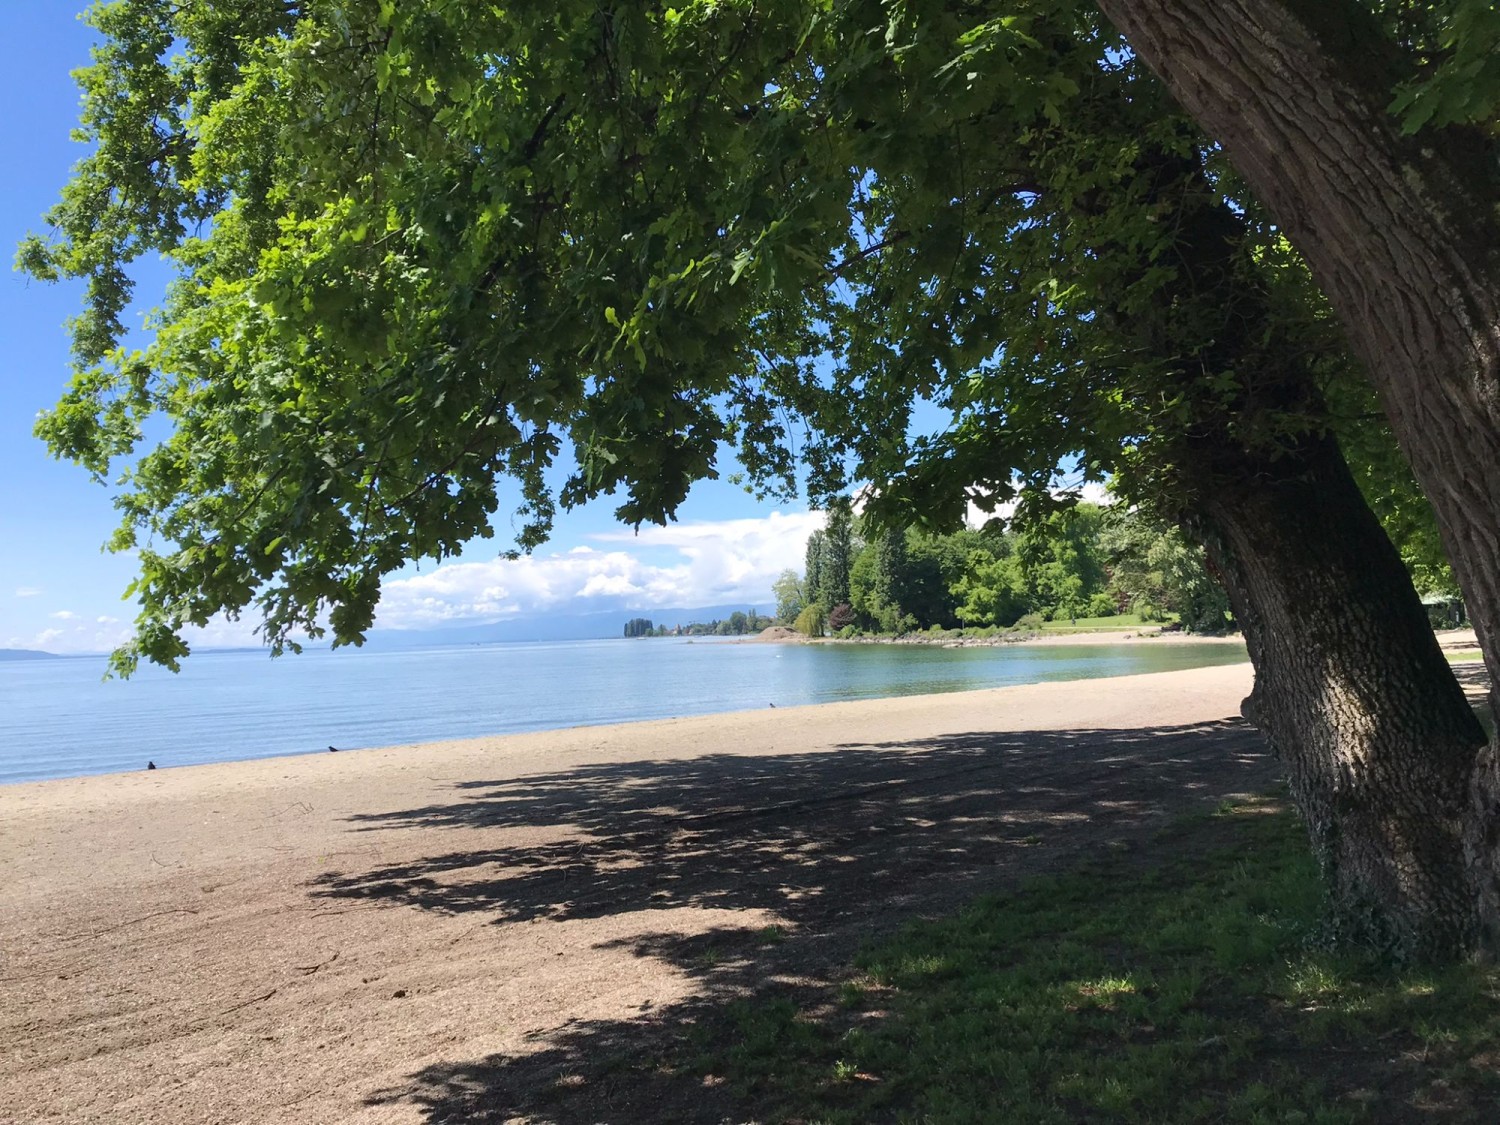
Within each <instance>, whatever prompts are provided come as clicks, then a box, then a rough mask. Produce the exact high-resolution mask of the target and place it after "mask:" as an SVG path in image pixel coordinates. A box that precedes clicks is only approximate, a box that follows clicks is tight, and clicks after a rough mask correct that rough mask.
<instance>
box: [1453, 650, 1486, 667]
mask: <svg viewBox="0 0 1500 1125" xmlns="http://www.w3.org/2000/svg"><path fill="white" fill-rule="evenodd" d="M1444 655H1446V656H1447V657H1448V662H1449V663H1450V664H1472V663H1473V662H1474V661H1476V660H1483V659H1484V653H1482V652H1480V651H1479V650H1478V649H1477V648H1460V649H1448V650H1447V652H1446V653H1445V654H1444Z"/></svg>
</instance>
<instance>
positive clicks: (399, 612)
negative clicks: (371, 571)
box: [379, 512, 823, 628]
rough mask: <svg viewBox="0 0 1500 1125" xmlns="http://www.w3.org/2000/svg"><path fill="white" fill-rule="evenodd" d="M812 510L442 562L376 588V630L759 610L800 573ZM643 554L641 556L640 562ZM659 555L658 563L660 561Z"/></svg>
mask: <svg viewBox="0 0 1500 1125" xmlns="http://www.w3.org/2000/svg"><path fill="white" fill-rule="evenodd" d="M822 524H823V514H822V513H821V512H795V513H782V512H772V513H771V514H770V515H768V516H765V517H763V518H759V519H741V520H723V521H718V522H700V523H680V524H671V525H668V526H667V527H650V528H643V529H642V530H641V531H640V532H639V533H638V534H637V533H633V532H630V531H619V532H604V533H601V534H598V535H594V536H591V537H590V538H591V539H593V541H594V542H596V543H598V544H600V545H602V546H604V547H606V548H608V549H604V550H601V549H599V548H596V547H592V546H583V547H574V548H572V549H571V550H568V551H566V552H562V553H554V554H546V555H541V554H538V555H531V556H528V557H524V558H520V559H494V560H491V561H487V562H472V563H448V564H445V565H443V566H439V567H437V568H436V569H435V570H433V571H432V572H430V573H428V574H419V575H416V576H414V577H411V578H400V579H396V580H395V581H393V582H389V583H387V584H386V587H385V592H384V595H383V596H382V598H381V601H380V609H379V623H380V624H381V625H382V626H387V627H394V628H422V627H430V626H437V625H449V624H456V623H459V622H476V623H477V622H486V621H499V620H503V619H504V618H507V617H514V616H517V615H519V614H522V613H529V612H538V611H544V610H548V609H559V608H565V609H566V611H567V612H570V613H587V612H590V611H591V610H612V609H650V608H656V607H667V606H699V605H715V604H723V603H729V602H746V603H748V604H751V605H755V604H761V605H764V604H768V602H769V600H770V597H771V583H772V582H773V581H775V579H776V577H777V575H779V574H780V573H781V572H782V571H783V570H786V569H788V568H792V569H800V568H801V566H802V562H803V555H804V553H805V551H806V546H807V537H808V535H809V534H810V533H811V532H812V531H813V530H814V529H815V528H818V527H821V526H822ZM647 555H649V556H651V558H650V559H648V558H647V557H643V556H647ZM663 556H664V557H663Z"/></svg>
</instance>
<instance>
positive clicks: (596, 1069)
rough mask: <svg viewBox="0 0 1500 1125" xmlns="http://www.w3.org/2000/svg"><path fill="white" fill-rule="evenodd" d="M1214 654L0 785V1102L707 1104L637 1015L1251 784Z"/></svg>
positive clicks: (1251, 740) (1257, 783)
mask: <svg viewBox="0 0 1500 1125" xmlns="http://www.w3.org/2000/svg"><path fill="white" fill-rule="evenodd" d="M1250 686H1251V672H1250V668H1249V665H1248V664H1241V665H1232V666H1227V667H1217V668H1205V669H1197V670H1193V671H1185V672H1172V673H1164V674H1157V675H1146V676H1133V677H1125V678H1120V679H1114V680H1092V681H1086V682H1076V683H1050V684H1038V685H1032V686H1026V687H1015V688H1003V689H997V690H991V691H981V692H968V693H962V694H950V695H936V696H917V697H906V698H899V699H886V700H875V701H867V702H858V703H842V704H826V705H822V706H816V707H803V708H767V709H766V710H764V711H755V712H739V713H734V714H727V715H715V716H708V717H702V718H691V719H678V720H668V721H661V722H650V723H638V724H630V725H624V726H614V727H593V728H578V729H573V730H565V731H552V732H546V733H539V734H531V735H520V736H510V737H505V738H493V739H476V740H471V741H466V742H457V743H444V744H434V745H424V746H412V747H393V748H389V749H384V750H366V751H358V752H354V753H341V754H323V755H317V756H305V757H295V758H278V759H268V760H262V761H255V762H244V763H233V764H225V765H211V766H197V767H191V768H183V769H176V770H157V771H154V772H149V773H148V772H139V773H132V774H117V775H110V776H104V777H92V778H82V779H68V780H60V781H49V782H39V783H33V784H24V785H14V786H7V787H4V788H3V789H0V864H3V869H4V870H5V872H6V880H5V886H4V888H3V890H0V958H3V960H0V996H3V1003H0V1024H3V1026H0V1120H4V1121H14V1122H27V1123H29V1122H43V1121H46V1122H51V1121H67V1122H92V1121H99V1122H106V1121H107V1122H113V1123H121V1125H128V1123H135V1122H142V1123H144V1122H306V1123H326V1122H339V1121H357V1122H439V1121H487V1122H488V1121H493V1122H502V1121H527V1120H536V1121H557V1122H572V1121H579V1122H582V1121H649V1120H669V1119H670V1120H702V1121H721V1120H736V1121H738V1120H742V1119H743V1118H742V1117H741V1116H737V1115H736V1108H737V1107H735V1106H734V1105H733V1104H732V1102H726V1101H725V1100H724V1099H725V1098H726V1097H727V1094H726V1093H725V1092H724V1091H723V1090H720V1089H715V1088H686V1087H684V1086H683V1085H682V1081H683V1080H681V1079H678V1078H674V1077H672V1076H670V1075H668V1074H663V1075H661V1076H658V1077H652V1071H651V1068H650V1066H649V1065H648V1063H649V1056H650V1051H651V1050H653V1049H654V1048H653V1047H652V1044H659V1043H662V1042H666V1041H668V1040H670V1039H671V1038H672V1037H673V1036H679V1035H681V1034H683V1028H684V1027H686V1026H689V1025H690V1024H691V1023H692V1022H693V1021H694V1020H695V1019H697V1018H698V1016H699V1015H701V1014H702V1013H704V1012H706V1011H710V1010H712V1009H713V1008H714V1006H716V1005H722V1004H723V1003H724V1002H725V1001H726V999H727V998H728V997H730V996H732V995H734V994H736V993H738V992H741V991H743V990H744V989H747V988H755V987H759V986H761V985H763V984H765V983H766V982H771V981H780V982H795V981H797V980H799V979H813V978H816V977H818V976H819V975H820V974H824V973H827V972H832V971H834V970H835V969H836V967H837V966H838V965H840V964H842V963H843V962H844V959H846V958H847V957H848V955H849V954H850V953H851V952H852V951H853V950H854V949H855V948H856V947H857V945H858V944H859V942H860V941H862V940H864V939H865V938H867V937H868V936H870V935H871V934H873V933H876V932H879V931H882V930H884V929H888V928H890V927H892V926H894V925H897V924H899V923H900V922H901V921H902V920H904V919H906V918H909V917H911V916H913V915H915V914H920V913H923V912H932V911H938V910H946V909H950V908H952V907H953V906H954V905H956V904H957V903H959V902H961V901H963V900H965V899H966V898H968V897H969V896H971V895H972V894H974V893H977V892H979V891H981V890H984V889H987V888H993V887H1002V886H1005V885H1008V884H1010V883H1013V882H1014V881H1015V880H1017V879H1019V878H1022V877H1024V876H1025V875H1026V874H1027V873H1029V872H1034V871H1037V870H1042V869H1046V868H1048V867H1051V866H1056V865H1059V864H1066V863H1071V862H1076V860H1077V859H1078V858H1079V857H1080V856H1086V855H1089V854H1091V853H1094V852H1097V851H1098V850H1099V849H1101V848H1136V847H1142V848H1144V847H1145V846H1146V844H1147V843H1148V842H1149V839H1150V836H1151V833H1152V831H1153V830H1154V828H1156V827H1159V826H1160V825H1161V824H1162V823H1163V821H1164V820H1165V819H1167V818H1170V817H1173V816H1175V815H1177V814H1180V813H1183V812H1187V811H1191V810H1194V809H1201V808H1203V807H1205V806H1207V807H1212V806H1213V805H1214V804H1216V803H1217V802H1219V801H1221V800H1223V799H1224V798H1225V797H1227V796H1230V795H1234V794H1243V793H1253V792H1260V791H1264V790H1265V789H1266V788H1267V787H1269V786H1271V785H1272V784H1274V782H1275V779H1276V776H1277V773H1276V768H1275V765H1274V763H1273V762H1271V761H1270V759H1269V756H1268V755H1267V753H1266V752H1265V749H1264V747H1263V744H1262V743H1261V742H1260V740H1259V738H1258V737H1257V736H1256V735H1255V734H1254V733H1253V732H1252V731H1251V730H1250V729H1249V728H1248V727H1247V726H1246V725H1245V724H1244V723H1243V722H1241V721H1240V720H1239V718H1238V717H1237V712H1238V706H1239V702H1240V699H1241V698H1242V697H1243V696H1244V695H1245V694H1246V693H1247V692H1248V691H1249V688H1250ZM643 1058H644V1059H646V1060H647V1062H646V1063H643V1062H642V1059H643ZM610 1060H623V1061H622V1062H619V1063H618V1065H617V1064H615V1063H611V1062H610Z"/></svg>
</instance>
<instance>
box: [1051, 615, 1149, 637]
mask: <svg viewBox="0 0 1500 1125" xmlns="http://www.w3.org/2000/svg"><path fill="white" fill-rule="evenodd" d="M1144 624H1145V622H1144V621H1142V620H1141V615H1140V614H1139V613H1117V614H1115V615H1114V616H1113V617H1079V618H1076V619H1074V620H1072V621H1047V622H1044V623H1043V624H1042V632H1044V633H1075V632H1076V633H1100V632H1108V631H1109V630H1111V629H1139V628H1140V627H1141V626H1142V625H1144ZM1153 624H1156V625H1160V624H1161V622H1160V621H1157V622H1153Z"/></svg>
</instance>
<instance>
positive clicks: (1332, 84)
mask: <svg viewBox="0 0 1500 1125" xmlns="http://www.w3.org/2000/svg"><path fill="white" fill-rule="evenodd" d="M1100 8H1101V9H1102V10H1103V12H1104V14H1105V15H1106V16H1107V17H1108V18H1109V19H1110V20H1111V21H1113V22H1114V24H1115V25H1116V26H1117V27H1118V28H1119V29H1120V30H1121V31H1122V32H1123V33H1124V34H1125V35H1126V37H1127V38H1128V39H1129V40H1130V43H1131V45H1132V47H1133V48H1134V49H1135V50H1136V51H1137V52H1138V53H1139V54H1140V56H1141V57H1142V58H1143V59H1144V60H1145V61H1146V62H1147V64H1148V65H1150V66H1151V67H1152V69H1154V70H1155V71H1156V72H1157V74H1159V75H1160V76H1161V77H1162V79H1163V80H1164V81H1165V82H1166V84H1167V86H1168V88H1169V89H1170V90H1171V91H1172V93H1173V94H1174V96H1176V98H1177V99H1178V101H1180V102H1181V103H1182V105H1183V106H1184V107H1185V108H1186V109H1187V110H1188V112H1189V113H1191V114H1192V115H1193V116H1194V117H1195V118H1196V119H1197V121H1198V122H1199V124H1200V125H1202V126H1203V128H1204V129H1205V130H1206V131H1207V132H1208V133H1209V134H1210V135H1211V136H1213V137H1215V138H1217V139H1218V140H1219V142H1220V143H1221V144H1222V145H1223V146H1224V149H1225V151H1226V152H1227V153H1228V155H1229V157H1230V159H1231V160H1232V161H1233V162H1234V164H1235V166H1236V168H1238V170H1239V171H1240V173H1241V175H1243V176H1244V177H1245V179H1246V181H1247V182H1248V183H1249V184H1250V186H1251V188H1252V189H1253V190H1254V191H1255V192H1256V194H1257V195H1258V196H1259V197H1260V199H1261V200H1262V201H1263V202H1264V203H1265V204H1266V206H1267V207H1268V208H1269V209H1270V210H1271V212H1272V213H1273V214H1274V215H1275V216H1276V217H1277V219H1278V221H1279V222H1280V223H1281V225H1282V227H1283V229H1284V230H1285V231H1286V233H1287V236H1288V237H1289V238H1290V239H1291V241H1292V243H1293V244H1294V245H1296V247H1297V248H1298V249H1299V250H1300V251H1301V252H1302V254H1303V255H1304V257H1305V258H1306V259H1307V261H1308V264H1309V266H1310V267H1311V269H1312V271H1313V274H1314V276H1315V277H1316V278H1317V280H1318V282H1319V284H1320V285H1321V286H1322V288H1323V290H1324V292H1325V293H1326V294H1327V295H1328V298H1329V301H1330V302H1331V304H1332V306H1333V308H1334V310H1335V312H1336V313H1337V315H1338V316H1339V318H1340V321H1341V322H1342V324H1343V325H1344V328H1345V330H1346V331H1347V332H1348V334H1349V337H1350V341H1351V343H1352V345H1353V348H1354V350H1355V352H1356V354H1357V355H1358V356H1359V357H1360V358H1361V360H1362V361H1363V362H1364V364H1365V367H1366V369H1367V370H1368V371H1369V373H1370V376H1371V379H1372V380H1373V382H1374V384H1375V386H1376V389H1377V391H1378V392H1379V394H1380V397H1381V401H1382V404H1383V406H1384V409H1385V411H1386V413H1387V414H1388V415H1389V417H1390V420H1391V425H1392V429H1393V430H1394V432H1395V434H1396V437H1397V440H1398V441H1399V442H1400V443H1401V447H1402V449H1403V450H1404V451H1405V453H1406V455H1407V457H1408V458H1409V459H1410V461H1411V464H1412V469H1413V471H1414V473H1415V475H1416V477H1417V480H1418V482H1419V483H1420V484H1421V485H1422V488H1423V490H1424V491H1425V492H1426V493H1427V496H1428V498H1429V499H1430V500H1431V501H1432V505H1433V508H1434V509H1435V511H1436V513H1437V518H1438V525H1439V528H1440V530H1441V532H1442V536H1443V541H1444V545H1445V546H1446V547H1447V549H1448V553H1449V556H1450V558H1451V559H1452V562H1453V568H1454V572H1455V575H1456V576H1457V578H1458V581H1459V585H1460V587H1461V588H1462V590H1463V594H1464V599H1465V602H1466V605H1467V608H1468V611H1469V615H1470V618H1471V620H1472V622H1473V624H1474V629H1475V632H1476V634H1477V635H1478V638H1479V644H1480V647H1481V649H1482V650H1483V652H1484V659H1485V667H1486V669H1487V670H1488V672H1489V676H1490V682H1491V692H1490V700H1491V706H1492V707H1493V708H1495V710H1496V712H1497V713H1500V707H1496V702H1497V699H1500V565H1497V560H1500V264H1497V258H1496V250H1497V246H1500V237H1497V230H1496V227H1495V218H1494V216H1493V213H1492V211H1491V208H1490V202H1489V201H1488V200H1486V199H1485V198H1484V197H1483V195H1480V194H1476V193H1475V192H1474V191H1473V189H1472V187H1471V186H1470V185H1469V184H1468V182H1467V176H1468V172H1467V170H1466V167H1465V164H1464V160H1463V159H1462V154H1461V153H1458V152H1457V150H1456V149H1449V151H1447V152H1445V151H1441V150H1442V149H1443V148H1444V146H1448V145H1449V144H1450V141H1451V140H1452V138H1434V137H1423V138H1420V139H1414V138H1405V137H1402V136H1401V134H1400V132H1399V130H1398V128H1397V123H1396V121H1395V120H1394V119H1393V118H1392V117H1391V116H1390V115H1389V114H1388V113H1387V112H1386V105H1387V104H1388V103H1389V100H1390V97H1391V89H1390V85H1389V75H1390V73H1391V71H1390V70H1389V69H1388V68H1387V67H1385V66H1384V65H1383V64H1384V61H1385V57H1386V55H1385V52H1386V51H1388V50H1389V46H1390V45H1389V44H1386V43H1384V42H1382V41H1379V40H1378V39H1371V38H1369V37H1364V38H1361V30H1360V29H1361V23H1362V20H1364V19H1365V18H1366V16H1365V14H1364V13H1362V12H1360V11H1359V9H1358V8H1356V7H1352V6H1350V5H1349V4H1348V3H1347V0H1345V2H1344V3H1331V4H1327V5H1318V4H1302V5H1298V6H1296V8H1295V10H1294V9H1293V6H1292V5H1290V4H1286V3H1281V2H1278V0H1211V2H1207V0H1100ZM1309 19H1316V20H1318V25H1317V26H1316V27H1314V26H1313V25H1312V24H1310V23H1309V22H1308V20H1309ZM1382 49H1384V51H1383V50H1382ZM1462 132H1463V131H1462V130H1460V131H1458V132H1457V133H1456V134H1455V136H1458V137H1459V138H1460V139H1461V138H1462ZM1417 745H1418V746H1421V745H1423V743H1418V744H1417ZM1413 754H1420V751H1419V750H1417V749H1416V748H1415V747H1414V748H1413ZM1407 772H1408V771H1407V770H1406V769H1404V768H1403V769H1399V770H1397V771H1396V773H1395V776H1398V777H1400V776H1404V775H1405V774H1406V773H1407ZM1466 820H1467V824H1466V828H1465V835H1466V839H1467V845H1468V853H1469V864H1470V870H1469V876H1470V882H1471V884H1472V885H1473V887H1474V888H1475V893H1476V894H1477V895H1478V896H1479V899H1480V905H1479V909H1480V913H1481V915H1482V918H1483V925H1484V930H1485V932H1486V937H1485V940H1486V941H1487V943H1488V944H1490V945H1491V947H1492V948H1493V947H1495V946H1496V945H1497V944H1500V879H1497V876H1496V872H1497V871H1500V751H1497V747H1496V746H1493V745H1492V746H1490V747H1488V748H1487V749H1486V750H1485V751H1484V752H1483V753H1482V754H1481V755H1480V756H1479V758H1478V760H1477V761H1476V763H1475V766H1474V769H1473V772H1472V776H1471V778H1470V805H1469V810H1468V813H1467V817H1466Z"/></svg>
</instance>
